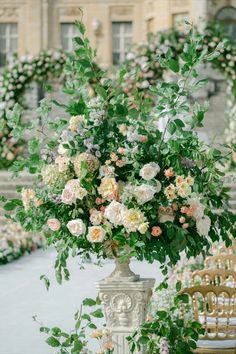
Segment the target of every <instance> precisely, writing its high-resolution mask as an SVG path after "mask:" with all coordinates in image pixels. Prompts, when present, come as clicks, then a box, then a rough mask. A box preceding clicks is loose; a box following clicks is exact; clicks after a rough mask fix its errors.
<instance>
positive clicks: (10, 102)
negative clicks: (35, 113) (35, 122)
mask: <svg viewBox="0 0 236 354" xmlns="http://www.w3.org/2000/svg"><path fill="white" fill-rule="evenodd" d="M64 63H65V54H64V53H62V52H53V51H43V52H41V53H39V54H38V55H37V56H36V57H34V58H33V57H31V56H23V57H21V58H20V59H19V60H17V59H15V60H14V61H13V62H12V63H11V64H10V65H9V66H8V67H7V68H6V69H5V70H4V71H3V72H2V73H1V75H0V96H1V102H0V127H1V129H0V130H1V133H0V169H4V168H7V167H9V166H10V165H11V164H12V162H13V161H14V160H15V158H16V157H17V156H18V155H19V154H20V153H22V150H23V146H22V145H23V141H19V140H16V139H14V138H13V137H12V136H11V135H10V129H9V127H8V126H7V122H6V112H7V109H9V108H12V107H13V106H14V105H15V103H17V102H20V100H21V99H22V96H23V94H24V92H25V90H26V88H27V86H28V85H29V84H30V83H31V82H32V81H33V80H34V81H37V82H45V79H46V80H47V78H48V77H49V76H56V77H58V76H60V75H61V72H62V68H63V65H64Z"/></svg>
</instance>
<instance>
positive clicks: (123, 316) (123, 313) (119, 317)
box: [97, 272, 155, 354]
mask: <svg viewBox="0 0 236 354" xmlns="http://www.w3.org/2000/svg"><path fill="white" fill-rule="evenodd" d="M112 274H113V275H114V280H112V276H110V277H108V278H105V279H103V280H101V281H100V282H98V283H97V289H98V291H99V297H100V299H101V301H102V305H103V307H104V313H105V319H106V326H107V328H108V329H109V330H110V331H111V333H112V340H113V342H114V344H115V350H114V354H130V353H131V352H130V350H129V346H128V343H127V341H126V339H125V338H126V337H127V336H129V335H130V334H131V333H132V332H133V331H134V330H135V329H137V327H138V326H139V325H141V324H142V323H143V322H144V321H145V319H146V316H147V306H148V302H149V300H150V297H151V295H152V288H153V286H154V283H155V280H154V279H151V278H150V279H149V278H148V279H139V280H137V278H136V280H134V279H133V280H131V281H130V280H127V277H125V276H124V278H123V280H122V277H120V276H119V282H117V278H116V272H113V273H112ZM112 274H111V275H112ZM124 275H125V273H124ZM141 353H145V351H143V352H141Z"/></svg>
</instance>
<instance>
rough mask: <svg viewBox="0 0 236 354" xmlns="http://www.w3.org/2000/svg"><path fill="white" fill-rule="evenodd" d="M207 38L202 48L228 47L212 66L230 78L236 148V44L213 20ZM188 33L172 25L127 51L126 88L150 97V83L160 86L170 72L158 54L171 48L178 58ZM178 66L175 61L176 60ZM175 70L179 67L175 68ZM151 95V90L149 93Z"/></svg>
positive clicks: (230, 137)
mask: <svg viewBox="0 0 236 354" xmlns="http://www.w3.org/2000/svg"><path fill="white" fill-rule="evenodd" d="M203 33H204V41H203V43H202V44H201V46H200V47H199V48H198V49H199V50H201V51H202V50H204V49H205V50H207V51H209V52H213V51H214V49H215V48H216V47H217V45H218V44H219V43H220V42H224V47H223V48H221V49H220V51H219V52H220V55H218V56H216V57H215V58H213V60H212V66H213V67H214V68H216V69H218V70H219V71H220V72H221V73H222V74H223V75H225V77H226V78H227V80H228V89H227V90H228V92H227V96H228V102H227V112H226V115H227V121H226V124H227V128H226V131H225V140H226V142H227V144H230V145H231V146H232V148H233V149H234V150H235V147H236V127H235V107H236V104H235V97H236V86H235V80H236V45H235V43H234V42H232V40H231V39H230V38H229V37H228V35H227V34H226V33H225V30H224V28H223V26H222V24H220V23H211V24H208V25H207V26H206V28H205V29H204V31H203ZM185 36H186V33H184V32H183V31H180V30H178V29H177V28H172V29H170V30H168V31H164V32H158V33H157V34H149V36H148V40H147V42H145V43H141V44H140V45H136V46H134V47H133V49H132V51H130V52H129V53H128V54H127V59H126V62H125V70H126V81H125V82H124V84H123V87H124V91H125V92H127V93H128V94H134V92H135V89H138V90H139V91H141V92H142V93H143V94H144V95H145V96H147V92H146V91H147V90H148V88H149V87H150V85H156V84H158V83H159V82H160V81H162V80H163V78H165V75H167V73H168V72H167V71H166V67H165V66H163V65H161V63H160V62H157V61H156V60H155V59H156V57H157V56H165V55H166V54H167V53H168V51H169V50H170V51H171V52H172V53H173V55H174V57H175V58H178V56H179V55H181V53H182V52H183V48H184V45H185ZM173 69H174V62H173ZM173 71H175V70H173ZM149 97H150V92H149ZM235 156H236V155H235V152H234V154H233V155H232V160H231V166H230V167H231V168H234V167H235V159H236V157H235Z"/></svg>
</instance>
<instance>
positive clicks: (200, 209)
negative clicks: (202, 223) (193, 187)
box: [188, 197, 205, 219]
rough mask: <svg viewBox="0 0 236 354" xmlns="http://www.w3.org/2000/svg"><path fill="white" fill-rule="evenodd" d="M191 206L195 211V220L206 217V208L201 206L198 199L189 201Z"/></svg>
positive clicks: (194, 198)
mask: <svg viewBox="0 0 236 354" xmlns="http://www.w3.org/2000/svg"><path fill="white" fill-rule="evenodd" d="M188 203H189V206H190V208H191V210H192V211H193V217H194V218H195V219H201V218H202V217H203V215H204V210H205V206H204V205H203V204H201V202H200V201H199V199H198V198H197V197H193V198H190V199H188Z"/></svg>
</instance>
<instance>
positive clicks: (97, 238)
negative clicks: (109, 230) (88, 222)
mask: <svg viewBox="0 0 236 354" xmlns="http://www.w3.org/2000/svg"><path fill="white" fill-rule="evenodd" d="M105 235H106V231H105V230H104V229H103V228H102V227H101V226H90V227H89V228H88V235H87V239H88V241H89V242H92V243H98V242H102V241H103V240H104V238H105Z"/></svg>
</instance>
